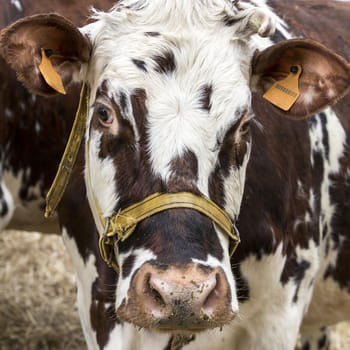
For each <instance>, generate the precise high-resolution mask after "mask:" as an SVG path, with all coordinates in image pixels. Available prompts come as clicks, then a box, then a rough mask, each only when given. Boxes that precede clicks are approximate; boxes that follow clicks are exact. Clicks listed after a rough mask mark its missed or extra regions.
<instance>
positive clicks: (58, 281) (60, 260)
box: [0, 231, 350, 350]
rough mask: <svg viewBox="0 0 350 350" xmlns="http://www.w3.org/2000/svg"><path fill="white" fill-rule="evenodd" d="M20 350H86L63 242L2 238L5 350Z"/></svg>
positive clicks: (340, 342) (344, 332) (347, 343)
mask: <svg viewBox="0 0 350 350" xmlns="http://www.w3.org/2000/svg"><path fill="white" fill-rule="evenodd" d="M349 328H350V326H349V324H347V323H343V324H341V325H339V326H338V327H337V329H336V331H335V332H334V334H333V341H334V345H333V347H332V349H331V350H350V330H349ZM19 349H20V350H39V349H40V350H63V349H64V350H83V349H86V346H85V344H84V340H83V335H82V332H81V329H80V324H79V318H78V312H77V308H76V303H75V287H74V275H73V270H72V266H71V262H70V260H69V257H68V256H67V254H66V253H65V250H64V247H63V244H62V242H61V238H60V237H57V236H51V235H42V234H39V233H26V232H17V231H5V232H1V233H0V350H19Z"/></svg>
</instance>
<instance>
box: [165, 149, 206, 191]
mask: <svg viewBox="0 0 350 350" xmlns="http://www.w3.org/2000/svg"><path fill="white" fill-rule="evenodd" d="M170 169H171V175H170V177H169V180H168V182H167V190H168V191H169V192H174V193H175V192H182V191H189V192H194V193H199V191H198V188H197V184H196V182H197V179H198V160H197V158H196V156H195V154H194V153H193V152H191V151H185V152H184V154H183V155H182V156H181V157H180V156H179V157H177V158H176V159H174V160H172V161H171V164H170Z"/></svg>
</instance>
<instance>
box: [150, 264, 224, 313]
mask: <svg viewBox="0 0 350 350" xmlns="http://www.w3.org/2000/svg"><path fill="white" fill-rule="evenodd" d="M180 275H181V276H176V273H175V274H174V272H172V273H169V274H168V275H167V274H159V273H158V272H157V271H154V273H152V274H151V275H150V276H149V277H146V278H145V279H144V282H145V286H144V287H145V288H144V291H147V293H146V294H147V295H148V296H149V300H148V301H147V302H149V303H150V304H152V303H153V304H156V305H159V306H168V305H180V304H181V303H182V304H183V306H185V304H188V305H189V306H190V308H191V309H193V312H195V311H201V312H202V313H203V314H206V315H208V316H209V315H211V314H212V311H213V308H214V307H215V300H216V299H217V298H219V294H220V286H219V283H220V282H219V281H220V277H219V274H218V273H210V274H209V275H208V276H206V277H205V278H200V277H201V276H196V278H195V277H193V276H192V277H191V278H186V275H185V274H181V273H180ZM173 308H174V309H175V308H176V307H173ZM155 309H157V308H155ZM158 309H159V308H158ZM162 310H164V308H160V313H162Z"/></svg>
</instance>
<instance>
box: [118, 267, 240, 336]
mask: <svg viewBox="0 0 350 350" xmlns="http://www.w3.org/2000/svg"><path fill="white" fill-rule="evenodd" d="M117 313H118V315H119V316H120V317H121V318H123V319H125V320H127V321H130V320H132V322H133V323H135V324H136V325H138V326H140V327H155V328H158V329H160V330H166V331H182V330H183V331H200V330H204V329H208V328H215V327H221V326H223V325H225V324H226V323H228V322H230V321H231V320H232V319H233V318H234V316H235V313H234V312H233V311H232V306H231V292H230V288H229V284H228V282H227V279H226V276H225V273H224V271H223V270H222V269H221V268H220V267H215V268H211V267H207V266H202V265H199V264H194V263H193V264H189V265H187V266H186V267H183V268H177V267H168V268H166V269H160V268H158V267H157V266H156V265H155V266H154V265H151V264H145V265H143V266H142V267H141V268H140V269H139V271H138V272H137V273H136V275H135V276H134V278H133V281H132V284H131V286H130V290H129V298H128V302H127V303H126V304H124V305H122V306H121V307H120V308H119V309H118V310H117Z"/></svg>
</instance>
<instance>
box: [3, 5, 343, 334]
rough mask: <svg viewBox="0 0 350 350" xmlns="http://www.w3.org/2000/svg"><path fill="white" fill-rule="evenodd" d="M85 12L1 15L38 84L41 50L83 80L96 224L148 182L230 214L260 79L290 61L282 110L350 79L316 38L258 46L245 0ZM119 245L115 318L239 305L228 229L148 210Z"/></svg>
mask: <svg viewBox="0 0 350 350" xmlns="http://www.w3.org/2000/svg"><path fill="white" fill-rule="evenodd" d="M189 4H190V5H189ZM94 17H95V20H96V21H95V22H93V23H92V24H89V25H87V26H86V27H84V28H82V29H80V30H78V29H77V28H75V26H74V25H73V24H71V23H70V22H68V21H67V20H65V19H64V18H62V17H59V16H57V15H52V14H51V15H38V16H34V17H30V18H26V19H23V20H20V21H19V22H17V23H15V24H14V25H12V26H10V27H9V28H7V29H5V30H4V31H3V32H2V34H1V42H0V43H1V52H2V55H3V56H4V57H5V59H6V60H7V62H8V63H9V64H10V65H11V66H12V67H13V68H14V69H15V70H16V71H17V73H18V78H19V79H20V80H21V81H22V82H23V83H24V84H25V85H26V86H27V87H28V88H29V89H30V90H32V91H33V92H35V93H39V94H43V95H52V94H55V93H56V91H55V89H54V86H53V85H52V84H50V83H48V81H47V79H44V77H43V75H42V73H41V72H40V70H39V68H38V67H39V64H40V62H41V61H42V60H43V52H44V53H45V55H46V56H49V60H50V61H51V64H52V65H53V67H54V69H55V71H56V72H57V73H58V74H59V76H60V77H61V80H62V82H63V86H65V87H67V86H68V85H69V84H70V83H71V82H73V81H84V82H85V83H86V84H87V85H88V86H89V88H90V89H89V101H90V102H89V113H88V117H87V125H86V137H85V142H86V174H85V178H86V187H87V192H88V197H89V202H90V206H91V209H92V211H93V213H94V217H95V221H96V225H97V227H98V229H99V230H100V232H103V231H104V229H105V227H103V225H102V224H101V222H105V221H104V220H106V219H107V218H109V217H112V216H114V215H115V214H116V213H118V212H119V211H120V210H123V209H125V208H128V207H129V206H131V205H133V204H135V203H140V202H142V201H143V200H145V199H147V198H148V197H149V196H151V195H153V194H155V193H172V194H173V193H175V194H176V193H179V192H185V193H192V194H195V195H197V196H206V197H207V198H210V200H211V201H212V202H213V203H215V204H216V205H218V206H219V207H221V208H223V209H224V210H225V211H226V212H227V213H228V215H229V216H230V219H231V220H232V223H234V221H235V219H236V218H237V216H238V215H239V210H240V203H241V199H242V194H243V189H244V182H245V173H246V166H247V162H248V159H249V153H250V147H251V138H250V129H249V124H250V123H251V120H252V113H251V92H252V90H256V91H258V92H261V93H265V92H266V91H267V90H268V89H270V87H271V86H272V85H273V84H274V83H275V82H276V81H280V80H283V79H285V78H286V77H288V76H290V75H291V74H295V75H296V74H297V75H298V76H297V85H298V86H299V89H300V96H299V97H298V98H297V99H296V100H295V101H293V102H292V105H291V106H289V107H288V108H287V110H285V111H283V110H282V109H279V111H280V113H281V114H282V115H286V116H289V117H292V118H303V117H305V116H307V115H310V114H312V113H314V112H316V111H317V110H319V109H320V108H322V107H325V106H327V105H330V104H332V103H334V102H335V101H336V100H337V99H338V98H339V97H341V96H342V95H344V94H345V93H346V92H347V89H348V85H349V80H350V72H349V67H348V66H347V64H346V62H345V61H343V60H342V59H341V58H340V57H338V56H336V55H335V54H333V53H331V52H330V51H329V50H328V49H326V48H324V47H323V46H321V45H319V44H317V43H314V42H311V41H308V40H291V41H287V42H284V43H282V44H279V45H275V46H271V47H269V48H267V49H265V50H260V51H259V49H261V46H260V44H261V42H260V41H261V40H267V39H258V36H267V35H269V34H271V33H272V32H273V30H274V19H273V16H272V15H270V14H269V13H267V12H265V11H262V10H261V9H257V8H254V7H251V6H248V5H243V4H241V5H238V4H237V2H230V1H224V0H221V1H219V0H218V1H192V2H188V1H187V0H186V1H165V0H162V1H161V0H155V1H151V2H148V1H141V0H139V1H121V2H120V3H119V4H118V5H116V6H115V8H114V9H112V10H111V11H110V12H108V13H95V16H94ZM259 40H260V41H259ZM266 44H267V42H265V43H264V45H266ZM301 70H302V72H301ZM300 73H301V74H300ZM280 90H281V89H280ZM277 95H278V94H277ZM277 99H281V97H278V96H277ZM282 99H283V97H282ZM266 103H267V102H266ZM62 117H64V116H62ZM53 142H54V140H53ZM100 218H102V219H103V220H102V221H101V220H100ZM253 224H254V223H252V225H253ZM243 237H244V235H243ZM116 250H117V252H116V256H115V259H116V263H117V264H118V266H119V267H120V274H119V277H118V281H117V298H116V305H115V307H116V312H117V314H118V315H119V316H120V317H121V318H122V319H124V320H126V321H129V322H132V323H134V324H136V325H138V326H141V327H150V328H157V329H161V330H166V331H184V330H187V331H190V332H194V331H200V330H203V329H207V328H213V327H220V326H222V325H224V324H227V323H228V322H230V321H231V320H232V319H233V318H234V317H235V315H236V314H237V312H238V302H237V297H236V290H235V282H234V277H233V276H232V272H231V267H230V256H229V238H228V236H227V235H226V234H225V232H223V231H222V230H221V229H220V227H219V226H218V225H216V224H214V222H213V220H212V219H211V218H210V217H208V216H207V215H203V214H202V213H201V212H199V211H197V210H195V209H192V208H171V209H169V210H165V211H162V212H157V213H156V214H154V215H152V216H149V217H147V218H145V219H144V220H142V221H141V222H140V223H138V225H137V226H136V228H135V231H134V233H133V234H132V235H131V236H130V237H128V238H127V239H126V240H124V241H122V242H119V243H118V246H117V247H116Z"/></svg>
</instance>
